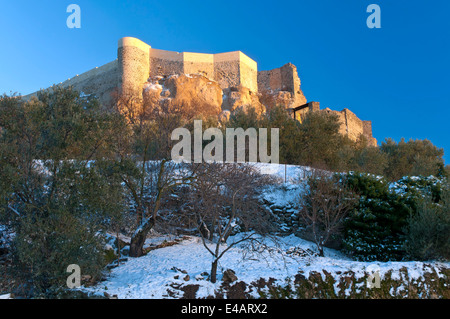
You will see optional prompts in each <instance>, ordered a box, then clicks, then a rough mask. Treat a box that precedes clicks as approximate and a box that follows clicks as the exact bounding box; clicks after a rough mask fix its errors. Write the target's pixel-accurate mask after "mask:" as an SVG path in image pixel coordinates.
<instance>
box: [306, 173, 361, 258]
mask: <svg viewBox="0 0 450 319" xmlns="http://www.w3.org/2000/svg"><path fill="white" fill-rule="evenodd" d="M299 201H300V207H301V209H300V214H299V215H300V219H301V221H303V222H304V224H305V225H306V226H307V231H310V232H311V233H312V237H313V240H314V242H315V244H316V245H317V249H318V251H319V255H320V256H322V257H323V256H324V253H323V247H324V246H325V245H326V244H327V242H328V241H329V240H330V238H331V237H332V236H333V235H336V234H338V233H339V232H340V231H341V228H342V222H343V220H344V218H345V217H346V216H347V214H348V213H349V212H350V211H351V210H352V209H353V208H354V206H355V204H356V195H355V194H354V193H353V192H352V191H351V189H349V188H348V187H347V186H345V185H341V183H339V182H338V181H336V180H335V179H334V177H333V176H332V175H330V174H329V173H327V172H324V171H319V170H315V171H314V172H313V174H311V175H310V176H309V177H308V178H307V189H306V193H304V194H302V195H300V198H299Z"/></svg>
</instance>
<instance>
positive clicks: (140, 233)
mask: <svg viewBox="0 0 450 319" xmlns="http://www.w3.org/2000/svg"><path fill="white" fill-rule="evenodd" d="M154 225H155V219H154V218H153V217H152V218H149V219H147V220H146V221H145V222H144V223H143V224H142V225H141V227H140V228H139V230H137V231H136V233H135V234H134V235H133V237H132V238H131V243H130V257H141V256H142V255H144V244H145V239H146V238H147V234H148V232H149V231H150V230H151V229H152V228H153V226H154Z"/></svg>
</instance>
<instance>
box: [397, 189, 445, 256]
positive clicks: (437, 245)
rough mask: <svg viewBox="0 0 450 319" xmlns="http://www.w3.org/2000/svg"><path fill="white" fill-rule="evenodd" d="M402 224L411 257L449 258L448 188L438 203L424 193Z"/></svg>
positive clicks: (407, 250) (406, 248) (406, 247)
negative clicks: (404, 223) (415, 208)
mask: <svg viewBox="0 0 450 319" xmlns="http://www.w3.org/2000/svg"><path fill="white" fill-rule="evenodd" d="M417 204H418V205H417V212H416V213H415V214H411V215H410V217H409V218H408V221H407V226H406V227H405V233H406V241H405V250H406V253H407V255H408V257H409V258H411V259H413V260H431V259H441V258H443V259H446V260H449V259H450V190H449V189H448V187H447V188H446V189H445V190H443V192H442V198H441V200H440V202H439V203H435V201H434V200H433V199H432V198H431V197H430V196H427V197H425V198H423V199H421V200H419V201H418V203H417Z"/></svg>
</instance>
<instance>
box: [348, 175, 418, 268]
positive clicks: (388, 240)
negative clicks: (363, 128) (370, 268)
mask: <svg viewBox="0 0 450 319" xmlns="http://www.w3.org/2000/svg"><path fill="white" fill-rule="evenodd" d="M346 183H347V184H348V185H349V186H350V187H351V188H352V189H354V190H355V192H356V193H358V194H359V195H360V199H359V204H358V206H357V207H356V208H355V209H354V210H353V212H352V213H350V215H349V218H348V219H347V220H346V222H345V231H344V234H345V237H344V245H345V247H346V250H347V251H348V252H349V253H350V254H351V255H353V256H354V257H355V258H357V259H359V260H381V261H387V260H401V259H402V258H403V251H402V243H403V236H404V234H403V231H402V230H403V227H404V226H405V225H406V220H407V218H408V216H409V214H410V213H411V209H410V206H409V205H408V204H407V202H406V200H405V199H404V198H402V197H401V196H399V195H397V194H396V193H394V192H391V191H390V189H389V183H388V182H387V181H386V180H385V179H383V178H378V177H376V176H373V175H368V174H349V175H348V176H347V177H346Z"/></svg>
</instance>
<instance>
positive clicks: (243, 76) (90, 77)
mask: <svg viewBox="0 0 450 319" xmlns="http://www.w3.org/2000/svg"><path fill="white" fill-rule="evenodd" d="M175 74H176V75H183V74H200V75H202V76H204V77H206V78H207V79H209V80H211V81H214V82H217V84H218V85H219V86H220V89H222V91H223V92H222V94H223V97H224V100H223V103H222V109H223V110H230V109H231V110H232V109H233V108H232V107H231V108H230V103H234V105H235V106H236V105H240V104H245V103H247V102H248V101H251V102H255V101H256V100H257V99H256V100H255V97H257V96H258V94H261V93H263V92H264V93H265V94H269V95H270V96H271V97H272V98H273V101H272V103H274V104H277V105H283V106H284V107H286V108H287V109H289V110H291V111H292V112H293V116H294V117H295V118H297V119H299V120H301V115H302V114H304V113H306V112H315V111H319V110H320V104H319V103H318V102H311V103H307V99H306V97H305V96H304V94H303V92H302V90H301V81H300V78H299V76H298V71H297V68H296V66H295V65H293V64H291V63H288V64H286V65H284V66H282V67H280V68H277V69H273V70H269V71H259V72H258V65H257V63H256V62H255V61H254V60H252V59H251V58H249V57H248V56H246V55H245V54H244V53H242V52H240V51H234V52H227V53H218V54H203V53H191V52H173V51H165V50H159V49H154V48H152V47H151V46H150V45H148V44H146V43H144V42H142V41H141V40H139V39H136V38H132V37H125V38H122V39H120V40H119V43H118V50H117V60H115V61H112V62H110V63H107V64H105V65H103V66H101V67H97V68H95V69H92V70H90V71H88V72H85V73H83V74H80V75H77V76H75V77H73V78H71V79H68V80H66V81H65V82H61V83H60V84H59V85H60V86H62V87H67V86H73V87H74V89H75V90H77V91H80V92H83V93H84V94H88V95H89V94H95V95H96V96H97V97H98V98H99V100H100V102H101V103H103V104H108V103H111V101H112V99H113V96H114V94H115V93H122V94H130V95H133V96H135V95H136V96H141V97H142V96H143V95H142V94H143V89H144V86H145V85H146V83H148V81H151V79H152V78H157V77H158V76H161V77H167V76H170V75H175ZM220 89H219V90H220ZM36 95H37V93H33V94H30V95H27V96H25V97H24V98H25V99H28V98H30V97H31V96H36ZM236 101H237V102H236ZM256 103H259V102H258V101H257V102H256ZM219 107H220V106H219ZM323 111H327V112H333V113H335V114H337V115H338V117H339V119H340V121H341V123H342V125H341V133H342V134H345V135H347V136H349V137H350V138H351V139H353V140H356V139H358V137H359V136H360V134H362V135H364V136H366V137H367V138H368V139H369V142H370V144H372V145H376V143H377V142H376V140H375V139H374V138H373V137H372V123H371V122H370V121H361V120H360V119H359V118H358V117H357V116H356V115H355V114H354V113H353V112H351V111H350V110H348V109H344V110H342V111H340V112H337V111H331V110H330V109H325V110H323Z"/></svg>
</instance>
